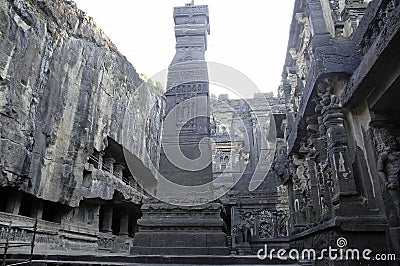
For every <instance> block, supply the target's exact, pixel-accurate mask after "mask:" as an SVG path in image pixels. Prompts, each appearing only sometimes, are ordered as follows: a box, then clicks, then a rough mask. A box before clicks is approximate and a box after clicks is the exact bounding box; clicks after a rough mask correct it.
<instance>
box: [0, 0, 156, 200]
mask: <svg viewBox="0 0 400 266" xmlns="http://www.w3.org/2000/svg"><path fill="white" fill-rule="evenodd" d="M142 82H143V81H142V80H141V79H140V78H139V77H138V74H137V73H136V70H135V68H134V67H133V66H132V65H131V64H130V63H129V62H128V61H127V59H126V58H125V57H124V56H123V55H121V54H120V53H119V52H118V50H117V48H116V47H115V45H114V44H113V43H112V42H111V41H110V39H108V37H107V36H105V34H104V33H103V32H102V31H101V30H100V29H98V28H97V26H96V24H95V23H94V21H93V20H92V18H90V17H88V16H87V15H86V14H85V13H84V12H82V11H80V10H78V9H77V7H76V5H75V4H74V3H73V2H71V1H63V0H43V1H34V0H2V1H0V124H1V132H0V137H1V139H0V151H1V153H0V185H1V186H13V187H18V188H20V189H22V190H24V191H26V192H28V193H31V194H34V195H35V196H37V197H39V198H42V199H45V200H49V201H55V202H60V203H63V204H68V205H69V206H73V207H74V206H77V205H78V204H79V201H80V200H81V199H83V198H84V197H86V196H88V197H91V198H92V197H93V198H96V197H98V198H104V199H111V198H112V197H113V193H114V190H113V189H108V190H104V191H98V193H97V192H96V190H95V189H94V190H93V189H91V190H90V189H89V190H88V189H82V182H83V173H84V167H85V164H87V162H88V160H89V156H90V155H91V154H92V153H93V151H94V150H97V151H102V150H104V149H105V148H106V147H107V146H108V138H112V139H113V140H115V141H116V142H117V143H119V144H122V143H123V144H124V147H125V148H126V149H128V151H130V152H131V153H132V154H133V155H135V156H136V157H138V158H139V159H140V160H142V161H144V165H147V164H149V161H150V160H146V159H145V153H146V152H145V150H146V146H153V147H157V145H158V144H157V143H158V138H159V132H158V129H159V128H160V127H159V124H158V123H159V121H160V120H159V119H158V120H157V118H159V117H160V112H161V111H160V110H161V109H162V108H161V106H162V100H161V97H160V94H159V93H157V92H156V91H157V90H156V89H155V88H153V87H152V86H151V85H148V84H146V85H145V86H143V87H142V88H141V90H142V91H141V92H140V93H137V90H138V87H139V86H140V85H141V84H142ZM129 99H132V101H133V104H131V105H130V106H129V111H130V112H128V115H129V116H130V117H129V119H128V120H129V123H130V125H131V126H132V127H131V129H132V130H131V131H130V132H129V134H130V135H129V137H125V138H123V121H124V115H125V111H126V109H127V107H128V103H129ZM155 104H156V105H155ZM154 106H156V107H157V108H156V109H155V110H156V111H155V114H154V108H153V107H154ZM151 108H153V111H152V112H153V115H155V117H152V118H153V119H154V120H153V121H152V122H151V123H149V121H148V119H147V118H148V117H149V112H150V111H151ZM150 150H153V152H152V153H153V154H151V157H152V158H151V160H153V161H157V160H158V158H157V157H158V154H157V149H150ZM99 187H103V188H104V186H99ZM85 191H90V193H89V192H85ZM105 191H106V192H107V191H108V192H107V193H108V194H110V195H108V194H107V193H105ZM100 192H101V193H100ZM89 194H90V195H89ZM105 194H107V195H105Z"/></svg>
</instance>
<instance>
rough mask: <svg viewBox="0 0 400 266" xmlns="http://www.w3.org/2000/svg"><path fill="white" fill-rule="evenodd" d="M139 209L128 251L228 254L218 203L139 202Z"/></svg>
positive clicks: (137, 252) (132, 252)
mask: <svg viewBox="0 0 400 266" xmlns="http://www.w3.org/2000/svg"><path fill="white" fill-rule="evenodd" d="M142 212H143V217H142V218H141V219H140V220H138V226H139V232H138V233H136V234H135V238H134V241H133V247H132V248H131V254H136V255H228V254H229V249H228V247H227V245H226V235H225V233H223V232H222V228H223V225H224V222H223V220H222V218H221V216H220V212H221V205H220V204H218V203H210V204H206V205H204V206H196V207H180V206H173V205H169V204H166V203H153V204H145V205H143V207H142Z"/></svg>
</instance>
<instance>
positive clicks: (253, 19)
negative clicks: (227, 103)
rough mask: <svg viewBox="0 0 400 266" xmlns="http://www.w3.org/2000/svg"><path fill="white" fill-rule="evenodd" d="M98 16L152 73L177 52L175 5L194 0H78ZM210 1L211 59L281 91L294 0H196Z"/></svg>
mask: <svg viewBox="0 0 400 266" xmlns="http://www.w3.org/2000/svg"><path fill="white" fill-rule="evenodd" d="M74 1H75V2H76V3H77V5H78V7H79V8H80V9H82V10H83V11H85V12H86V13H87V14H88V15H89V16H91V17H93V18H94V20H95V21H96V23H97V25H98V26H99V27H100V28H101V29H102V30H103V31H104V32H105V33H106V35H107V36H108V37H110V39H111V40H112V41H113V43H114V44H115V45H116V46H117V47H118V49H119V51H120V52H121V53H122V54H123V55H125V56H126V57H127V58H128V60H129V61H130V62H131V63H132V65H133V66H134V67H135V69H136V71H137V72H138V73H144V74H146V75H148V76H149V77H151V76H152V75H155V74H156V73H158V72H160V71H162V70H164V69H166V68H167V67H168V65H169V64H170V63H171V60H172V58H173V56H174V54H175V36H174V21H173V16H172V12H173V7H174V6H184V5H185V3H187V2H190V0H140V1H139V0H113V1H110V0H74ZM195 4H196V5H208V6H209V11H210V26H211V35H210V36H209V37H208V50H207V52H206V60H207V61H211V62H217V63H222V64H225V65H228V66H230V67H233V68H235V69H237V70H239V71H240V72H242V73H243V74H244V75H246V76H247V77H249V78H250V79H251V80H252V81H253V82H254V83H255V84H256V85H257V86H258V88H259V90H260V91H262V92H271V91H273V92H274V94H275V95H276V92H277V89H278V86H279V84H280V80H281V73H282V68H283V65H284V60H285V56H286V48H287V42H288V36H289V27H290V22H291V18H292V12H293V5H294V0H275V1H274V0H248V1H239V0H196V1H195Z"/></svg>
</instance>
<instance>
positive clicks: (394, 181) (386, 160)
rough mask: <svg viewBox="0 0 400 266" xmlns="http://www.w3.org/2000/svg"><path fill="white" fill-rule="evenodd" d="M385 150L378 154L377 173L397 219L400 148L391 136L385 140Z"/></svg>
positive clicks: (399, 190)
mask: <svg viewBox="0 0 400 266" xmlns="http://www.w3.org/2000/svg"><path fill="white" fill-rule="evenodd" d="M384 142H386V143H385V144H386V146H387V147H386V149H385V150H384V151H382V152H381V153H380V154H379V159H378V173H379V176H380V177H381V178H382V180H384V182H385V188H386V189H387V190H388V192H389V194H390V196H391V197H392V200H393V203H394V206H395V208H396V215H397V217H391V218H392V219H395V220H396V218H397V223H398V219H399V218H400V185H399V178H400V147H399V143H398V142H397V140H396V139H395V138H394V137H393V136H388V137H387V139H386V140H384Z"/></svg>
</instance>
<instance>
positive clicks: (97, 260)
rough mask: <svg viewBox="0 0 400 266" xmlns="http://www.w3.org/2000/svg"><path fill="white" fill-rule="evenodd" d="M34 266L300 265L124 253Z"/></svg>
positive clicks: (49, 259) (43, 258)
mask: <svg viewBox="0 0 400 266" xmlns="http://www.w3.org/2000/svg"><path fill="white" fill-rule="evenodd" d="M7 257H8V258H7V262H8V264H9V263H12V262H19V261H21V260H26V259H28V258H29V255H28V254H9V255H8V256H7ZM33 265H41V266H42V265H43V266H44V265H46V266H47V265H48V266H53V265H64V266H65V265H147V266H150V265H168V266H173V265H264V266H265V265H300V264H298V263H296V262H293V261H281V260H278V259H273V260H268V261H267V260H260V259H258V258H257V257H256V256H232V255H229V256H159V255H149V256H132V255H124V254H117V255H115V254H95V255H87V254H85V255H79V253H78V252H77V253H76V254H61V255H55V254H51V255H49V254H47V255H46V254H35V255H34V256H33Z"/></svg>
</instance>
